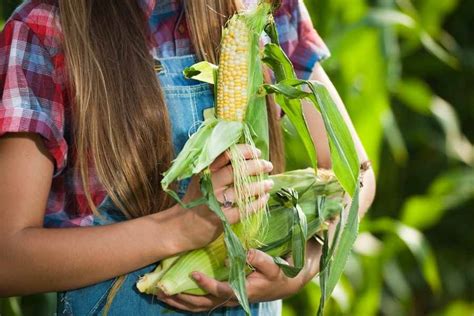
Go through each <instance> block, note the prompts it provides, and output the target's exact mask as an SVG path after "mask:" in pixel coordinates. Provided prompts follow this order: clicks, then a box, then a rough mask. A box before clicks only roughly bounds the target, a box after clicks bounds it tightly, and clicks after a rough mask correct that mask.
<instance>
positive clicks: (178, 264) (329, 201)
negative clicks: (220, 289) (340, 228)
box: [137, 168, 343, 295]
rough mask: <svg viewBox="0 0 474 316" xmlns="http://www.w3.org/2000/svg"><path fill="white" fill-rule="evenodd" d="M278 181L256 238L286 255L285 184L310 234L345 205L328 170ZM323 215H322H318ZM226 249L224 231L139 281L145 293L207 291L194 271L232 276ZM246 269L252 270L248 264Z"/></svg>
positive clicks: (224, 277) (281, 177) (267, 248)
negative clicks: (282, 196) (320, 202)
mask: <svg viewBox="0 0 474 316" xmlns="http://www.w3.org/2000/svg"><path fill="white" fill-rule="evenodd" d="M270 178H271V179H272V180H273V181H274V183H275V185H274V187H273V189H272V191H271V198H270V201H269V208H270V212H269V218H268V229H267V230H266V231H262V233H261V235H260V236H257V238H258V239H259V240H260V242H262V246H261V247H259V248H260V249H261V250H263V251H265V252H266V253H268V254H270V255H271V256H283V255H285V254H287V253H288V252H289V251H290V250H291V249H290V247H291V246H290V241H291V225H292V224H291V219H292V217H293V213H292V212H293V211H292V210H291V209H289V208H287V207H285V206H283V205H281V204H280V203H278V202H277V199H276V193H277V192H278V191H280V190H281V189H283V188H292V189H293V190H295V191H296V192H298V194H299V196H300V198H299V200H298V204H299V205H300V207H301V209H302V210H303V213H304V214H305V216H306V219H307V223H308V238H309V237H311V236H314V235H315V234H316V233H318V232H320V231H322V230H325V229H326V228H327V227H326V226H327V225H326V221H327V220H329V219H331V218H334V217H335V216H336V215H337V214H338V212H339V211H340V210H341V207H342V199H341V197H342V195H343V189H342V188H341V186H340V184H339V182H338V181H337V180H336V178H335V177H334V175H333V173H332V172H330V171H327V170H318V174H317V175H316V173H315V171H314V169H311V168H308V169H304V170H295V171H290V172H286V173H283V174H280V175H274V176H271V177H270ZM318 197H326V199H325V201H326V202H325V203H324V206H323V207H322V208H323V209H318V203H317V201H318ZM319 215H321V217H319ZM232 229H233V230H234V231H235V232H236V234H237V236H241V234H242V226H241V225H240V224H236V225H233V226H232ZM226 259H227V250H226V247H225V244H224V239H223V235H221V236H220V237H219V238H217V239H216V240H215V241H213V242H212V243H210V244H209V245H208V246H206V247H204V248H201V249H197V250H193V251H190V252H188V253H186V254H184V255H181V256H180V257H179V258H177V259H176V257H172V258H170V259H165V260H163V261H162V262H161V264H160V265H159V266H158V267H157V269H156V270H155V271H153V272H151V273H148V274H146V275H144V276H143V277H142V278H141V279H140V280H139V282H138V283H137V288H138V289H139V291H140V292H142V293H147V294H156V293H157V292H159V291H162V292H164V293H165V294H167V295H174V294H177V293H187V294H194V295H204V294H206V293H205V292H204V291H203V290H202V289H200V288H199V287H198V285H197V283H196V282H195V281H194V280H193V279H192V277H191V275H190V274H191V273H192V272H194V271H199V272H202V273H204V274H206V275H207V276H210V277H212V278H215V279H217V280H221V281H223V280H227V278H228V276H229V270H228V266H227V264H228V262H227V260H226ZM247 270H248V271H247V273H249V272H250V271H251V269H250V268H249V267H247Z"/></svg>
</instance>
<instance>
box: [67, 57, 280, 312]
mask: <svg viewBox="0 0 474 316" xmlns="http://www.w3.org/2000/svg"><path fill="white" fill-rule="evenodd" d="M159 62H160V64H161V66H162V67H161V68H162V70H160V71H159V72H158V73H157V77H158V78H159V80H160V82H161V86H162V89H163V92H164V94H165V98H166V104H167V107H168V112H169V117H170V120H171V125H172V134H173V144H174V149H175V152H176V153H179V152H180V151H181V149H182V148H183V146H184V144H185V143H186V141H187V140H188V138H189V136H190V135H192V134H193V133H194V132H196V130H197V129H198V128H199V125H200V123H201V122H202V121H203V120H204V115H203V112H204V110H205V109H209V108H212V107H213V106H214V98H213V91H212V87H211V86H210V85H208V84H206V83H200V82H198V81H195V80H187V79H185V78H184V76H183V73H182V71H183V69H184V68H186V67H188V66H191V65H192V64H194V63H195V62H196V57H195V56H194V55H187V56H179V57H169V58H162V59H159ZM188 184H189V181H186V180H183V181H181V182H180V184H179V189H178V193H179V194H180V195H181V196H182V195H183V194H184V193H185V192H186V188H187V186H188ZM98 210H99V212H100V213H101V214H102V216H101V217H96V219H95V221H94V225H107V224H111V223H115V222H118V221H122V220H125V218H124V216H123V215H121V214H120V212H119V211H118V210H117V208H116V207H115V206H114V204H113V203H112V202H111V200H110V199H109V198H106V199H105V200H104V201H103V202H102V203H101V204H100V206H99V207H98ZM155 267H156V264H153V265H149V266H147V267H144V268H142V269H139V270H137V271H134V272H131V273H129V274H128V275H127V276H126V279H125V281H124V284H123V285H122V287H121V288H120V290H119V291H118V293H117V295H116V296H115V298H114V300H113V303H112V305H111V307H110V310H109V315H111V316H115V315H171V316H175V315H192V314H193V313H190V312H185V311H180V310H177V309H174V308H173V307H171V306H168V305H166V304H165V303H163V302H161V301H160V300H158V299H157V298H156V297H154V296H152V295H145V294H141V293H139V292H138V290H137V289H136V286H135V283H136V282H137V280H138V278H139V277H140V276H142V275H144V274H146V273H148V272H151V271H152V270H154V268H155ZM113 282H114V279H111V280H107V281H104V282H101V283H98V284H95V285H91V286H88V287H84V288H81V289H77V290H72V291H67V292H61V293H58V314H59V315H77V316H83V315H101V314H102V313H103V308H104V306H105V303H106V301H107V296H108V294H109V291H110V289H111V287H112V285H113ZM251 312H252V315H254V316H256V315H258V316H278V315H281V300H278V301H273V302H264V303H258V304H251ZM194 315H219V316H221V315H222V316H224V315H229V316H237V315H239V316H240V315H245V313H244V311H243V309H242V308H240V307H233V308H219V309H215V310H213V311H212V312H204V313H194Z"/></svg>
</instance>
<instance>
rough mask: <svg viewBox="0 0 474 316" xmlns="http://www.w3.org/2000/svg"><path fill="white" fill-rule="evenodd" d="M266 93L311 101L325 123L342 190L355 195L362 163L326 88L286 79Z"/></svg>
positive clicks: (267, 87) (310, 82)
mask: <svg viewBox="0 0 474 316" xmlns="http://www.w3.org/2000/svg"><path fill="white" fill-rule="evenodd" d="M302 85H304V86H306V87H308V88H309V89H310V91H311V92H304V91H302V90H300V89H296V88H295V87H298V86H302ZM291 87H293V88H294V89H292V88H291ZM265 90H266V91H267V92H269V93H273V92H277V93H278V94H281V96H280V98H284V99H301V98H308V99H309V100H311V102H312V103H313V104H314V106H315V107H316V108H317V110H318V111H319V112H320V113H321V116H322V118H323V121H324V126H325V128H326V132H327V134H328V138H329V146H330V150H331V162H332V168H333V170H334V173H335V174H336V177H337V178H338V180H339V182H340V183H341V185H342V187H343V188H344V189H345V190H346V191H347V192H349V194H351V195H353V194H354V190H355V187H356V185H357V179H358V177H359V159H358V156H357V152H356V150H355V146H354V143H353V141H352V136H351V134H350V132H349V129H348V127H347V125H346V123H345V121H344V119H343V117H342V115H341V113H340V112H339V110H338V108H337V105H336V104H335V102H334V100H333V99H332V98H331V96H330V94H329V92H328V90H327V89H326V87H325V86H324V85H323V84H321V83H318V82H316V81H307V80H295V79H287V80H283V81H280V82H279V83H277V84H274V85H266V86H265ZM284 110H285V109H284ZM285 113H286V110H285ZM290 119H291V118H290Z"/></svg>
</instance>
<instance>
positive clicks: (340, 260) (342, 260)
mask: <svg viewBox="0 0 474 316" xmlns="http://www.w3.org/2000/svg"><path fill="white" fill-rule="evenodd" d="M341 220H342V219H341ZM358 230H359V185H357V186H356V189H355V191H354V196H353V198H352V203H351V206H350V208H349V214H348V215H347V221H346V222H345V225H344V228H342V232H341V236H340V238H339V240H338V241H337V242H335V243H333V247H336V248H335V250H334V255H332V256H331V255H330V254H328V255H327V258H326V260H329V262H326V263H325V264H326V265H327V267H326V270H327V271H326V272H325V273H322V274H321V277H320V280H321V282H322V283H323V284H324V289H322V294H321V295H322V296H323V297H324V300H327V298H328V297H329V295H330V294H331V293H332V291H333V290H334V288H335V287H336V285H337V282H338V281H339V279H340V277H341V275H342V272H343V271H344V267H345V265H346V262H347V259H348V258H349V255H350V253H351V250H352V247H353V245H354V243H355V241H356V239H357V234H358ZM327 242H328V238H326V239H325V244H326V243H327ZM323 308H324V304H323V305H320V306H319V309H320V310H322V309H323ZM318 313H319V312H318ZM321 313H322V312H321ZM321 315H322V314H321Z"/></svg>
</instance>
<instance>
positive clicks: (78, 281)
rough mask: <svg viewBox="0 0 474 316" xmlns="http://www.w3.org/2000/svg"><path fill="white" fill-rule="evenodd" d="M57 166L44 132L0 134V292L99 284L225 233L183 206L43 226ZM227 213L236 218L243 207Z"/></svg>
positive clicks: (219, 175) (220, 175)
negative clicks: (92, 222) (108, 221)
mask: <svg viewBox="0 0 474 316" xmlns="http://www.w3.org/2000/svg"><path fill="white" fill-rule="evenodd" d="M218 160H219V162H217V161H216V162H217V163H218V164H220V165H223V166H216V165H214V168H215V169H216V171H214V172H213V182H214V180H216V182H218V181H219V180H222V179H224V178H226V175H225V174H224V173H228V170H229V168H226V167H225V165H226V163H222V161H224V160H225V159H222V157H220V158H219V159H218ZM248 161H251V160H248ZM53 167H54V165H53V160H52V158H50V156H49V153H48V151H47V150H46V149H45V147H44V144H43V141H42V139H41V137H40V136H38V135H36V134H27V133H16V134H6V135H5V136H3V137H0V297H1V296H13V295H25V294H31V293H37V292H47V291H60V290H67V289H73V288H79V287H82V286H87V285H90V284H94V283H97V282H100V281H103V280H106V279H109V278H112V277H115V276H118V275H122V274H125V273H128V272H130V271H133V270H136V269H138V268H141V267H143V266H146V265H148V264H151V263H153V262H156V261H158V260H160V259H162V258H165V257H168V256H171V255H175V254H177V253H179V252H182V251H186V250H191V249H194V248H199V247H202V246H204V245H206V244H208V243H209V242H211V241H212V240H213V239H215V238H216V237H217V236H219V234H220V233H221V232H222V228H221V227H222V225H221V223H220V220H219V219H218V218H217V216H215V215H214V214H213V213H212V212H210V211H209V210H208V209H207V208H205V207H197V208H193V209H191V210H187V209H183V208H181V207H178V206H175V207H172V208H170V209H167V210H165V211H162V212H159V213H157V214H153V215H149V216H145V217H141V218H137V219H133V220H128V221H124V222H121V223H118V224H113V225H107V226H96V227H79V228H60V229H46V228H43V216H44V210H45V208H46V203H47V198H48V194H49V191H50V188H51V182H52V180H51V179H52V175H53V169H54V168H53ZM259 168H260V167H259ZM262 168H263V166H262ZM267 169H268V167H267ZM254 171H255V172H256V173H259V172H269V170H266V169H265V170H263V169H255V170H254ZM214 178H215V179H214ZM230 179H232V177H230ZM226 185H227V184H226ZM215 187H218V186H217V185H216V186H215ZM192 188H193V190H192V191H196V188H198V186H196V185H194V186H193V187H192ZM189 191H190V190H188V192H189ZM193 198H194V197H193ZM254 203H264V201H263V198H261V199H259V200H257V201H256V202H254ZM256 209H257V208H256ZM225 213H226V215H227V217H228V218H229V221H231V222H236V221H238V214H239V213H238V210H237V209H235V208H234V209H232V208H230V209H226V210H225Z"/></svg>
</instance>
